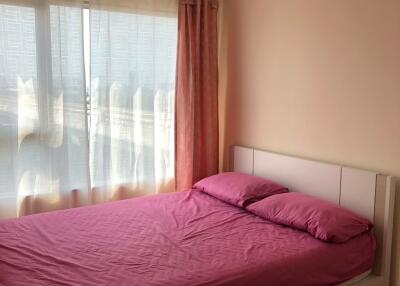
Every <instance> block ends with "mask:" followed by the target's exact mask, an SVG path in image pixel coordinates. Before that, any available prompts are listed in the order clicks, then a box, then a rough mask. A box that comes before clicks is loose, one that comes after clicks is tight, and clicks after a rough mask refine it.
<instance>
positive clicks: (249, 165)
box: [231, 146, 395, 285]
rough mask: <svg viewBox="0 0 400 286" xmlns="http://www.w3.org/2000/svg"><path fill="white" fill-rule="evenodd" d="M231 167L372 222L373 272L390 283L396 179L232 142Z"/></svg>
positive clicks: (384, 281)
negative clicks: (323, 201)
mask: <svg viewBox="0 0 400 286" xmlns="http://www.w3.org/2000/svg"><path fill="white" fill-rule="evenodd" d="M231 158H233V160H231V163H232V165H231V169H232V170H234V171H236V172H243V173H248V174H253V175H256V176H260V177H265V178H268V179H271V180H273V181H276V182H277V183H280V184H282V185H284V186H286V187H288V188H289V190H290V191H294V192H303V193H307V194H310V195H313V196H316V197H319V198H321V199H324V200H328V201H331V202H334V203H337V204H340V205H341V206H344V207H346V208H348V209H350V210H352V211H354V212H355V213H358V214H360V215H362V216H364V217H366V218H368V219H370V220H371V221H373V223H374V226H375V227H374V232H375V236H376V238H377V241H378V249H377V259H376V263H375V267H374V271H373V272H374V274H375V275H377V276H380V277H381V278H382V284H381V285H389V280H390V277H389V275H390V259H391V247H392V229H393V213H394V195H395V180H394V178H393V177H390V176H385V175H381V174H378V173H376V172H370V171H365V170H360V169H354V168H349V167H344V166H338V165H334V164H327V163H322V162H317V161H311V160H305V159H301V158H296V157H291V156H286V155H281V154H276V153H271V152H267V151H260V150H255V149H253V148H246V147H240V146H234V147H233V148H232V153H231Z"/></svg>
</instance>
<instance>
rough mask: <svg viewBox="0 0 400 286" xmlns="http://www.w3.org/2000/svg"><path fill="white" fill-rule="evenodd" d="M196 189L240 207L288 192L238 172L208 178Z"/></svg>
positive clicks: (196, 185) (197, 185)
mask: <svg viewBox="0 0 400 286" xmlns="http://www.w3.org/2000/svg"><path fill="white" fill-rule="evenodd" d="M194 188H195V189H201V190H202V191H203V192H205V193H207V194H209V195H211V196H213V197H215V198H217V199H220V200H222V201H225V202H227V203H230V204H233V205H237V206H240V207H245V206H247V205H249V204H251V203H252V202H255V201H257V200H261V199H263V198H265V197H268V196H271V195H275V194H281V193H285V192H287V191H288V190H287V188H285V187H283V186H281V185H278V184H277V183H274V182H272V181H269V180H266V179H263V178H259V177H255V176H251V175H247V174H243V173H236V172H227V173H221V174H218V175H214V176H211V177H207V178H205V179H203V180H201V181H199V182H197V183H196V184H194Z"/></svg>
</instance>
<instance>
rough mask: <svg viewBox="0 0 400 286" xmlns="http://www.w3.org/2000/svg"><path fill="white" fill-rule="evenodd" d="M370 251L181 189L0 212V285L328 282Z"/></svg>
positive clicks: (355, 269)
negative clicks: (14, 215) (10, 216)
mask: <svg viewBox="0 0 400 286" xmlns="http://www.w3.org/2000/svg"><path fill="white" fill-rule="evenodd" d="M374 252H375V240H374V238H373V237H372V236H371V235H370V234H368V233H364V234H362V235H360V236H357V237H355V238H353V239H351V240H349V241H347V242H346V243H342V244H329V243H325V242H322V241H319V240H317V239H315V238H313V237H312V236H311V235H309V234H307V233H306V232H301V231H297V230H293V229H291V228H288V227H282V226H279V225H276V224H273V223H271V222H269V221H267V220H264V219H262V218H260V217H257V216H255V215H253V214H251V213H249V212H247V211H245V210H243V209H240V208H238V207H235V206H232V205H229V204H227V203H224V202H222V201H220V200H218V199H215V198H213V197H211V196H209V195H207V194H205V193H202V192H200V191H191V192H182V193H173V194H166V195H157V196H151V197H143V198H138V199H130V200H124V201H118V202H113V203H108V204H103V205H97V206H90V207H84V208H77V209H70V210H64V211H58V212H53V213H45V214H39V215H32V216H27V217H24V218H21V219H15V220H6V221H2V222H0V285H7V286H8V285H24V286H25V285H96V286H97V285H140V286H145V285H163V286H164V285H165V286H177V285H180V286H189V285H246V286H251V285H268V286H274V285H280V286H285V285H290V286H291V285H299V286H301V285H307V286H312V285H335V284H337V283H339V282H342V281H345V280H348V279H350V278H352V277H353V276H356V275H358V274H361V273H363V272H365V271H366V270H368V269H370V268H371V266H372V264H373V260H374Z"/></svg>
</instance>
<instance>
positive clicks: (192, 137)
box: [175, 0, 218, 191]
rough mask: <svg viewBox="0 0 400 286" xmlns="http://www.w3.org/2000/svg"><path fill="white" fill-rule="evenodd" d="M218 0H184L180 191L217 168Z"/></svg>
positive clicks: (178, 131) (178, 93)
mask: <svg viewBox="0 0 400 286" xmlns="http://www.w3.org/2000/svg"><path fill="white" fill-rule="evenodd" d="M217 8H218V1H213V0H190V1H189V0H181V1H180V5H179V13H178V57H177V82H176V114H175V119H176V120H175V125H176V135H175V146H176V147H175V149H176V156H175V172H176V174H175V177H176V188H177V190H178V191H182V190H185V189H187V188H190V187H191V186H192V185H193V183H194V182H196V181H198V180H200V179H202V178H204V177H206V176H209V175H213V174H216V173H217V172H218V63H217V11H218V9H217Z"/></svg>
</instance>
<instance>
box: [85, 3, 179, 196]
mask: <svg viewBox="0 0 400 286" xmlns="http://www.w3.org/2000/svg"><path fill="white" fill-rule="evenodd" d="M91 4H92V7H91V9H90V38H91V44H90V47H91V48H90V50H91V57H90V66H91V69H90V72H91V102H90V110H91V113H90V125H89V126H90V140H89V141H90V166H94V168H92V169H91V179H92V186H93V187H94V188H93V198H94V200H95V201H104V200H107V199H110V198H111V199H115V198H121V197H126V196H132V195H141V194H146V193H157V192H163V191H169V190H173V189H174V181H173V178H174V94H175V67H176V48H177V13H176V12H177V2H176V1H165V0H157V1H148V0H147V1H136V2H135V1H121V0H120V1H115V2H112V4H113V5H112V6H111V5H110V4H109V2H108V1H99V0H97V1H92V2H91ZM121 7H125V8H124V9H121ZM126 7H129V8H126Z"/></svg>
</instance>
